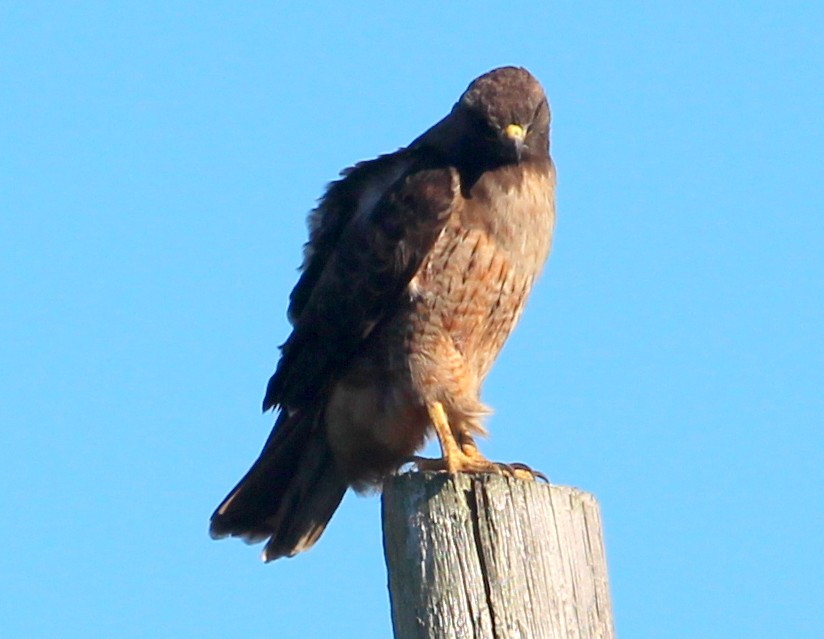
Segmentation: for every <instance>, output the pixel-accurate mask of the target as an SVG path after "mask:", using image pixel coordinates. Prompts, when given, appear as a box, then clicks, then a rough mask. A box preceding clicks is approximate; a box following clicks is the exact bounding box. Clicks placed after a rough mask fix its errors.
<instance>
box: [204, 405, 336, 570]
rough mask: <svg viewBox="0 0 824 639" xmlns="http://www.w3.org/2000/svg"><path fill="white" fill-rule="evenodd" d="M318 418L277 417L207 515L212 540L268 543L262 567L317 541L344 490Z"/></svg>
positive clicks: (303, 415) (301, 415) (299, 415)
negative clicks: (251, 459)
mask: <svg viewBox="0 0 824 639" xmlns="http://www.w3.org/2000/svg"><path fill="white" fill-rule="evenodd" d="M313 413H314V414H313ZM321 415H322V411H310V412H308V413H305V412H303V411H300V412H298V413H295V414H293V415H291V416H288V415H287V414H286V411H283V412H281V414H280V415H279V416H278V419H277V422H276V423H275V428H274V430H273V431H272V434H271V435H270V436H269V439H268V440H267V442H266V445H265V446H264V447H263V450H262V451H261V453H260V456H259V457H258V458H257V460H256V461H255V463H254V464H253V465H252V468H251V469H249V472H248V473H246V475H245V476H244V477H243V479H241V480H240V482H239V483H238V485H237V486H235V488H234V489H233V490H232V492H230V493H229V495H228V496H227V497H226V499H224V500H223V502H222V503H221V504H220V506H218V508H217V510H216V511H215V512H214V514H213V515H212V520H211V525H210V527H209V534H210V535H211V536H212V537H213V538H215V539H218V538H221V537H226V536H229V535H230V536H232V537H241V538H242V539H244V540H245V541H247V542H248V543H254V542H258V541H262V540H264V539H267V538H268V539H269V541H268V542H267V544H266V547H265V548H264V550H263V560H264V561H272V560H274V559H278V558H279V557H292V556H294V555H296V554H297V553H299V552H301V551H303V550H306V549H308V548H310V547H311V546H312V545H313V544H314V543H315V542H316V541H317V540H318V538H319V537H320V535H321V533H323V531H324V529H325V528H326V525H327V524H328V523H329V520H330V519H331V518H332V515H333V514H334V513H335V510H336V509H337V507H338V505H339V504H340V501H341V499H343V495H344V493H345V492H346V487H347V483H346V481H345V480H344V479H343V478H342V477H341V475H340V473H339V472H338V469H337V468H336V465H335V461H334V459H333V458H332V451H331V450H330V448H329V444H328V442H327V440H326V435H325V432H324V428H323V424H322V423H321V419H322V416H321Z"/></svg>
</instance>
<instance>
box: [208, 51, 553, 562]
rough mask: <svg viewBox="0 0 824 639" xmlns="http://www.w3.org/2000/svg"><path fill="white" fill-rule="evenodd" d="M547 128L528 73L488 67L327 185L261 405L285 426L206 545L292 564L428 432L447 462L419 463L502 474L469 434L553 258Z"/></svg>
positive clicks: (545, 110)
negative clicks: (390, 145) (497, 364)
mask: <svg viewBox="0 0 824 639" xmlns="http://www.w3.org/2000/svg"><path fill="white" fill-rule="evenodd" d="M549 119H550V116H549V106H548V104H547V100H546V96H545V95H544V92H543V89H542V88H541V85H540V84H539V83H538V81H537V80H536V79H535V78H534V77H533V76H532V75H531V74H530V73H529V72H528V71H526V70H525V69H521V68H516V67H503V68H500V69H495V70H493V71H490V72H489V73H486V74H485V75H482V76H481V77H479V78H477V79H476V80H475V81H473V82H472V84H470V85H469V87H468V88H467V90H466V91H465V92H464V94H463V95H462V96H461V98H460V100H459V101H458V103H457V104H456V105H455V106H454V108H453V109H452V111H451V113H450V114H449V115H447V116H446V117H445V118H444V119H443V120H441V121H440V122H438V123H437V124H436V125H435V126H433V127H432V128H431V129H429V130H428V131H427V132H426V133H424V134H423V135H421V136H420V137H419V138H417V139H416V140H415V141H413V142H412V143H411V144H410V145H409V146H407V147H406V148H403V149H401V150H399V151H397V152H396V153H391V154H388V155H383V156H380V157H378V158H377V159H374V160H370V161H367V162H361V163H360V164H357V165H356V166H354V167H352V168H350V169H347V170H346V171H344V172H343V174H342V175H343V177H342V179H340V180H339V181H337V182H334V183H332V184H331V185H330V186H329V188H328V190H327V192H326V194H325V196H324V197H323V199H322V200H321V202H320V204H319V205H318V207H317V208H316V209H315V210H314V211H313V212H312V213H311V214H310V216H309V241H308V242H307V244H306V247H305V251H304V261H303V266H302V269H301V270H302V272H301V276H300V279H299V281H298V283H297V285H296V286H295V288H294V290H293V291H292V294H291V296H290V298H289V311H288V315H289V320H290V321H291V323H292V325H293V330H292V333H291V335H290V336H289V338H288V339H287V340H286V342H285V343H284V344H283V346H282V347H281V350H282V352H281V358H280V361H279V362H278V366H277V370H276V371H275V374H274V375H273V376H272V378H271V380H270V381H269V385H268V388H267V389H266V396H265V398H264V400H263V409H264V410H269V409H274V410H277V411H278V417H277V421H276V423H275V427H274V429H273V430H272V433H271V435H270V436H269V439H268V440H267V441H266V444H265V446H264V447H263V450H262V452H261V453H260V457H258V459H257V461H256V462H255V463H254V465H253V466H252V468H251V469H250V470H249V472H248V473H247V474H246V476H245V477H244V478H243V479H242V480H241V481H240V483H239V484H238V485H237V486H236V487H235V488H234V490H232V492H231V493H229V495H228V497H226V499H225V500H224V501H223V503H221V504H220V506H219V507H218V509H217V510H216V511H215V513H214V515H213V516H212V521H211V529H210V532H211V534H212V536H213V537H223V536H226V535H232V536H237V537H242V538H244V539H246V540H247V541H261V540H265V539H268V543H267V544H266V547H265V550H264V552H263V558H264V560H266V561H270V560H272V559H277V558H278V557H283V556H292V555H295V554H297V553H298V552H301V551H302V550H305V549H307V548H309V547H310V546H312V544H314V543H315V542H316V541H317V539H318V537H319V536H320V534H321V533H322V532H323V530H324V528H325V527H326V525H327V523H328V521H329V519H330V518H331V517H332V515H333V513H334V512H335V509H336V508H337V507H338V504H339V503H340V501H341V499H342V498H343V495H344V493H345V492H346V489H347V487H348V486H353V487H355V488H356V489H362V488H365V487H368V486H370V485H377V484H379V482H380V481H381V479H382V478H383V477H384V476H386V475H387V474H389V473H392V472H394V471H395V470H396V469H397V468H398V467H399V466H400V465H402V464H403V463H404V462H406V461H408V460H409V459H410V456H412V455H414V453H415V452H416V451H418V450H419V449H420V448H421V447H422V446H423V444H424V441H425V439H426V438H427V436H428V435H430V434H431V433H432V432H434V434H435V435H436V436H437V438H438V440H439V442H440V445H441V450H442V452H443V458H442V459H440V460H428V461H423V462H419V465H420V466H422V467H425V468H428V469H443V470H446V471H448V472H451V473H455V472H489V471H499V469H500V465H497V464H493V463H492V462H489V461H488V460H486V459H485V458H484V457H483V456H482V455H481V454H480V453H479V452H478V448H477V447H476V445H475V442H474V440H473V437H474V436H475V435H477V434H481V433H483V432H484V429H483V426H482V424H481V420H482V418H483V416H484V415H486V414H487V413H488V412H489V410H488V409H487V407H486V406H484V405H483V404H482V403H481V401H480V390H481V384H482V382H483V380H484V378H485V377H486V375H487V373H488V372H489V369H490V367H491V366H492V363H493V362H494V360H495V358H496V357H497V355H498V352H499V351H500V349H501V347H502V346H503V344H504V341H505V340H506V338H507V337H508V336H509V334H510V332H511V331H512V329H513V327H514V326H515V323H516V322H517V321H518V318H519V316H520V314H521V311H522V310H523V307H524V303H525V301H526V297H527V295H528V294H529V291H530V289H531V288H532V284H533V283H534V281H535V278H536V277H537V276H538V273H539V272H540V270H541V267H542V266H543V264H544V261H545V260H546V258H547V255H548V253H549V248H550V242H551V237H552V228H553V224H554V219H555V196H554V187H555V170H554V168H553V164H552V160H551V159H550V157H549Z"/></svg>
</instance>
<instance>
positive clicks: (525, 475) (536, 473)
mask: <svg viewBox="0 0 824 639" xmlns="http://www.w3.org/2000/svg"><path fill="white" fill-rule="evenodd" d="M509 466H510V467H511V468H512V469H513V471H514V474H513V476H514V477H518V478H519V479H526V480H529V481H536V480H538V479H541V480H543V481H545V482H546V483H547V484H548V483H549V478H548V477H547V476H546V475H545V474H544V473H542V472H541V471H540V470H533V469H532V468H530V467H529V466H527V465H526V464H522V463H520V462H514V463H511V464H509Z"/></svg>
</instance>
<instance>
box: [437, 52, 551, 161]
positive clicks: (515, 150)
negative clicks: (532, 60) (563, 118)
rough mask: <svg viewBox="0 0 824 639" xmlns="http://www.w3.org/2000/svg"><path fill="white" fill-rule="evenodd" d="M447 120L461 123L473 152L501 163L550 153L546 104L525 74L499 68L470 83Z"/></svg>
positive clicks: (514, 68) (538, 158)
mask: <svg viewBox="0 0 824 639" xmlns="http://www.w3.org/2000/svg"><path fill="white" fill-rule="evenodd" d="M452 115H453V116H454V117H459V118H460V119H461V120H463V125H464V126H463V129H464V135H465V136H467V137H468V138H469V140H468V141H469V146H470V147H473V148H472V151H473V152H480V153H484V154H490V155H491V156H493V157H496V158H498V160H500V161H502V162H504V163H512V162H521V161H528V160H540V159H546V157H547V156H548V154H549V117H550V116H549V104H548V103H547V99H546V95H544V90H543V89H542V88H541V85H540V84H539V83H538V81H537V80H536V79H535V78H534V77H533V76H532V74H531V73H529V71H527V70H526V69H522V68H520V67H501V68H499V69H494V70H492V71H490V72H489V73H485V74H484V75H482V76H480V77H479V78H477V79H475V80H473V82H472V83H471V84H470V85H469V87H468V88H467V89H466V91H465V92H464V94H463V95H462V96H461V99H460V100H459V101H458V103H457V104H456V105H455V108H454V109H453V111H452Z"/></svg>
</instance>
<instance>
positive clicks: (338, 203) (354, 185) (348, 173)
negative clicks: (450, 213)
mask: <svg viewBox="0 0 824 639" xmlns="http://www.w3.org/2000/svg"><path fill="white" fill-rule="evenodd" d="M454 182H455V177H454V171H453V170H451V169H450V167H449V166H448V162H447V161H446V160H445V159H444V158H443V157H441V156H440V155H439V154H437V153H436V152H434V151H433V150H432V149H429V148H421V147H413V146H410V147H404V148H401V149H399V150H398V151H395V152H394V153H387V154H384V155H380V156H378V157H376V158H374V159H371V160H365V161H362V162H359V163H357V164H355V165H353V166H351V167H348V168H346V169H344V170H343V171H341V177H340V179H338V180H336V181H334V182H331V183H330V184H329V185H328V186H327V188H326V192H325V193H324V195H323V196H322V197H321V198H320V200H319V202H318V205H317V207H316V208H315V209H314V210H313V211H312V212H311V213H310V214H309V216H308V219H307V226H308V230H309V239H308V241H307V242H306V244H305V245H304V249H303V263H302V265H301V268H300V271H301V275H300V278H299V280H298V282H297V284H296V285H295V287H294V289H293V291H292V293H291V295H290V298H289V309H288V316H289V319H290V321H291V322H292V323H293V324H294V323H296V322H297V320H298V319H299V317H300V315H301V313H302V312H303V310H304V308H305V306H306V303H307V302H308V299H309V296H310V295H311V293H312V291H313V289H314V288H315V285H316V284H317V282H318V280H319V278H320V276H321V275H322V273H323V270H324V269H325V267H326V265H327V264H328V262H329V261H330V259H332V257H333V255H334V253H335V252H336V250H337V248H338V246H339V244H340V242H341V241H342V239H343V237H344V235H345V234H346V235H348V236H349V239H350V240H351V239H352V236H355V235H360V236H361V237H362V238H363V239H364V240H367V239H369V238H370V237H374V235H373V234H371V233H370V231H372V230H374V229H375V228H380V230H382V231H383V235H387V236H388V237H389V239H390V240H391V239H393V238H394V239H398V237H399V234H400V233H402V232H403V230H404V228H403V225H404V224H405V223H406V222H407V221H408V219H407V218H408V217H409V216H408V215H404V211H407V212H408V211H409V209H410V208H412V207H414V206H416V205H417V206H425V205H426V202H427V201H430V202H431V204H432V205H433V206H437V207H439V208H443V207H445V206H448V205H449V201H451V199H452V197H453V196H454V191H455V189H454ZM399 200H405V202H406V206H403V207H399V206H398V204H399Z"/></svg>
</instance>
